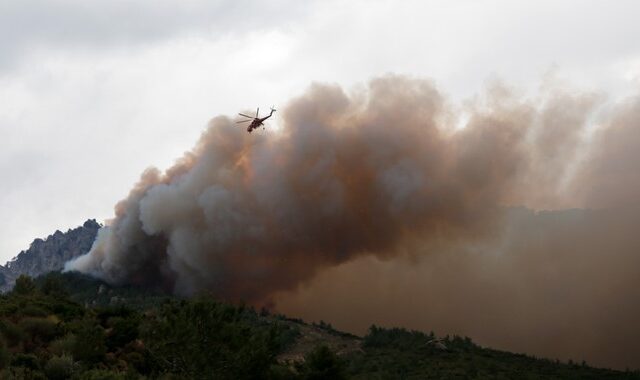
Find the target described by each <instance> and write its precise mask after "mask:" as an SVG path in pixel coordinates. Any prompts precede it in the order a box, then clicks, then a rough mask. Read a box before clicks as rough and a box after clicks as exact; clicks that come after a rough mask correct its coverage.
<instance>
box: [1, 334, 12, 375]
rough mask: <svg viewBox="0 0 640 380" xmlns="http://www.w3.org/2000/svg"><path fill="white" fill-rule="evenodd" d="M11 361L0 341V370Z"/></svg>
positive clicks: (4, 345) (2, 342)
mask: <svg viewBox="0 0 640 380" xmlns="http://www.w3.org/2000/svg"><path fill="white" fill-rule="evenodd" d="M10 361H11V353H10V352H9V350H8V349H7V344H6V343H5V341H4V339H0V369H2V368H5V367H6V366H7V365H9V362H10Z"/></svg>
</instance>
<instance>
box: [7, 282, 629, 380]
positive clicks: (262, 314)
mask: <svg viewBox="0 0 640 380" xmlns="http://www.w3.org/2000/svg"><path fill="white" fill-rule="evenodd" d="M87 306H91V307H87ZM0 333H1V334H0V341H1V342H0V371H2V372H0V378H3V379H44V378H49V379H66V378H71V379H156V378H161V379H214V378H215V379H640V372H620V371H613V370H607V369H596V368H591V367H589V366H588V365H587V364H586V363H580V364H576V363H559V362H557V361H551V360H545V359H537V358H533V357H529V356H526V355H520V354H513V353H509V352H504V351H496V350H492V349H487V348H483V347H480V346H478V345H476V344H474V343H473V342H472V341H471V340H470V339H469V338H463V337H455V336H454V337H442V338H438V337H435V336H434V335H433V334H426V333H422V332H417V331H406V330H404V329H385V328H379V327H375V326H372V327H371V329H370V331H369V333H368V334H367V335H366V336H364V337H357V336H354V335H351V334H348V333H343V332H340V331H336V330H335V329H333V328H332V327H331V325H329V324H326V323H324V322H320V323H318V324H308V323H306V322H304V321H301V320H298V319H291V318H287V317H285V316H282V315H277V314H271V313H269V312H267V311H265V310H262V311H256V310H253V309H252V308H248V307H244V306H238V305H230V304H226V303H221V302H217V301H215V300H213V299H211V298H210V297H196V298H194V299H188V300H186V299H178V298H175V297H170V296H165V295H161V294H154V293H153V292H148V291H146V290H141V289H136V288H132V287H125V288H121V287H111V286H108V285H107V284H104V283H102V282H100V281H96V280H93V279H90V278H88V277H84V276H81V275H78V274H72V273H67V274H60V273H51V274H49V275H46V276H43V277H41V278H38V279H37V280H36V281H33V280H31V279H29V278H26V277H23V278H21V279H19V280H18V283H17V285H16V287H15V289H14V290H13V291H12V292H10V293H7V294H5V295H2V296H0Z"/></svg>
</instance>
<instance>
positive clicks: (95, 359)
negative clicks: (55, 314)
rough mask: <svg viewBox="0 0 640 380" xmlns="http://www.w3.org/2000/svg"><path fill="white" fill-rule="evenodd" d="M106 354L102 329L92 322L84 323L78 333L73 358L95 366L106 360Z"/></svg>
mask: <svg viewBox="0 0 640 380" xmlns="http://www.w3.org/2000/svg"><path fill="white" fill-rule="evenodd" d="M106 352H107V347H106V346H105V343H104V330H103V329H102V327H100V326H98V325H94V324H92V321H84V322H83V323H82V324H81V325H80V327H79V328H78V330H77V331H76V337H75V342H74V344H73V352H72V353H73V357H74V358H75V359H76V360H80V361H82V362H84V363H86V364H95V363H99V362H101V361H102V360H103V359H104V355H105V354H106Z"/></svg>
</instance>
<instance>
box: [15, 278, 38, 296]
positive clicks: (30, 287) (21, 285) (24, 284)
mask: <svg viewBox="0 0 640 380" xmlns="http://www.w3.org/2000/svg"><path fill="white" fill-rule="evenodd" d="M35 290H36V284H35V283H34V282H33V279H32V278H31V277H29V276H27V275H25V274H21V275H20V277H18V278H17V279H16V284H15V285H14V287H13V291H14V293H16V294H20V295H29V294H33V293H34V292H35Z"/></svg>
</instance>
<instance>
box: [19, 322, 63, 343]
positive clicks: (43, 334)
mask: <svg viewBox="0 0 640 380" xmlns="http://www.w3.org/2000/svg"><path fill="white" fill-rule="evenodd" d="M20 327H21V328H22V330H24V331H25V332H26V333H27V334H29V335H30V336H31V338H32V339H34V340H35V339H40V340H42V341H46V342H48V341H50V340H51V339H53V338H54V337H55V336H56V335H57V334H58V332H59V331H58V324H57V323H56V322H55V321H53V320H50V319H47V318H35V317H28V318H24V319H23V320H21V321H20Z"/></svg>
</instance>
